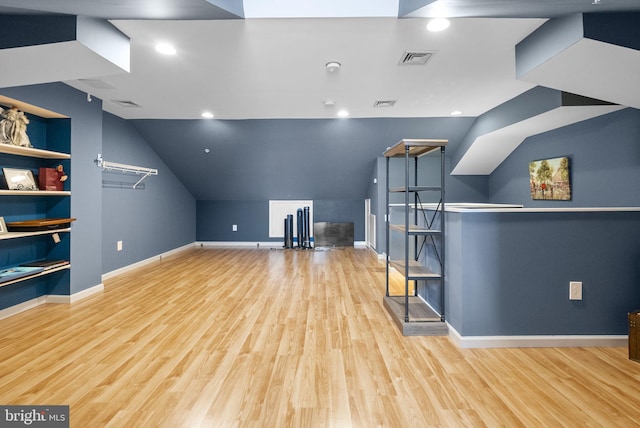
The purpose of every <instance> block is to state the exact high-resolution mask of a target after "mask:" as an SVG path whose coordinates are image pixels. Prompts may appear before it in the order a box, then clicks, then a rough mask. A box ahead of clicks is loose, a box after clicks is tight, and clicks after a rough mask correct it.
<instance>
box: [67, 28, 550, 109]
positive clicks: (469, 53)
mask: <svg viewBox="0 0 640 428" xmlns="http://www.w3.org/2000/svg"><path fill="white" fill-rule="evenodd" d="M427 21H428V20H427V19H397V18H353V19H347V18H325V19H246V20H217V21H216V20H213V21H212V20H207V21H193V20H191V21H180V20H177V21H175V20H171V21H165V20H162V21H158V20H155V21H151V20H114V21H112V23H113V24H114V25H115V26H116V27H117V28H118V29H120V30H121V31H122V32H123V33H124V34H126V35H127V36H128V37H130V38H131V72H130V73H129V74H123V73H119V74H115V75H106V76H86V77H87V78H92V79H98V80H99V82H89V84H87V82H82V81H78V80H71V81H67V82H66V83H68V84H69V85H71V86H73V87H75V88H77V89H80V90H82V91H85V92H88V93H91V94H92V95H93V96H97V97H99V98H101V99H103V100H104V109H105V110H106V111H108V112H110V113H113V114H115V115H117V116H120V117H123V118H126V119H134V118H157V119H166V118H173V119H187V118H199V117H200V114H201V112H202V111H203V110H210V111H212V112H213V113H214V114H215V116H216V117H217V118H222V119H245V118H302V117H304V118H324V117H335V115H336V112H337V110H338V109H342V108H345V109H347V110H348V111H349V112H350V116H351V117H438V116H448V115H449V114H450V112H451V111H453V110H461V111H462V112H463V114H464V115H466V116H478V115H480V114H482V113H484V112H485V111H487V110H488V109H490V108H493V107H495V106H496V105H498V104H501V103H503V102H505V101H507V100H509V99H511V98H513V97H514V96H517V95H519V94H520V93H522V92H524V91H526V90H528V89H530V88H531V87H533V86H535V85H534V84H531V83H526V82H522V81H518V80H517V79H516V76H515V48H514V47H515V45H516V44H517V43H518V42H519V41H520V40H521V39H523V38H524V37H525V36H527V35H528V34H529V33H531V32H532V31H533V30H534V29H536V28H537V27H538V26H539V25H541V24H542V23H543V22H544V20H542V19H491V18H475V19H473V18H466V19H455V20H453V21H452V24H451V27H450V28H449V29H448V30H446V31H444V32H442V33H430V32H428V31H427V30H426V28H425V26H426V23H427ZM160 41H165V42H170V43H172V44H174V45H175V47H176V48H177V50H178V53H177V54H176V55H175V56H162V55H159V54H158V53H157V52H155V50H154V45H155V44H156V43H157V42H160ZM405 51H431V52H434V55H433V57H432V59H431V60H430V61H429V62H428V63H427V65H424V66H417V65H398V61H399V60H400V58H401V56H402V55H403V53H404V52H405ZM329 61H339V62H340V63H341V64H342V68H341V69H340V70H339V71H338V72H335V73H329V72H327V71H326V69H325V64H326V63H327V62H329ZM96 83H98V84H99V85H101V86H104V84H106V85H107V86H110V87H112V88H113V89H100V88H96V87H94V86H96ZM112 100H126V101H132V102H134V103H136V104H138V105H140V106H141V107H139V108H124V107H121V106H119V105H117V104H115V103H114V102H112ZM377 100H397V103H396V104H395V106H394V107H385V108H374V107H373V105H374V103H375V101H377ZM324 101H335V103H336V104H335V107H331V108H327V107H325V105H324V104H323V102H324Z"/></svg>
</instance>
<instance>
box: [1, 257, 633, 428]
mask: <svg viewBox="0 0 640 428" xmlns="http://www.w3.org/2000/svg"><path fill="white" fill-rule="evenodd" d="M384 282H385V280H384V265H383V264H382V262H380V261H379V260H377V258H376V256H375V254H373V253H372V252H370V251H368V250H362V249H342V250H340V249H336V250H331V251H296V250H288V251H284V250H268V249H251V250H247V249H206V248H204V249H202V248H197V249H195V248H194V249H193V250H189V251H186V252H183V253H180V254H178V255H175V256H172V257H168V258H164V259H163V260H162V261H160V262H157V263H153V264H150V265H147V266H145V267H142V268H140V269H138V270H135V271H131V272H129V273H127V274H124V275H122V276H120V277H117V278H115V279H111V280H109V281H106V282H105V291H104V293H101V294H99V295H96V296H93V297H90V298H88V299H85V300H83V301H80V302H77V303H75V304H73V305H71V306H67V305H43V306H40V307H38V308H35V309H32V310H30V311H27V312H25V313H22V314H19V315H16V316H13V317H11V318H7V319H4V320H0V331H1V332H2V333H0V335H1V336H0V337H1V340H2V342H1V344H0V404H68V405H70V406H71V407H70V409H71V426H73V427H79V428H84V427H103V426H112V427H171V428H174V427H234V426H243V427H244V426H248V427H366V428H369V427H377V426H380V427H403V428H407V427H428V426H440V427H483V426H486V427H498V426H504V427H520V426H521V427H560V426H564V427H575V426H589V427H631V426H638V425H639V424H640V363H636V362H633V361H630V360H628V355H627V349H626V348H592V349H580V348H559V349H549V348H539V349H484V350H483V349H476V350H468V349H467V350H465V349H459V348H457V347H456V346H455V345H454V344H453V343H452V342H451V341H450V340H449V338H447V337H403V336H402V335H401V334H400V332H399V331H398V329H397V328H396V326H395V325H394V324H393V322H392V321H391V319H390V318H389V316H388V314H387V312H386V311H385V310H384V308H383V306H382V296H383V294H384Z"/></svg>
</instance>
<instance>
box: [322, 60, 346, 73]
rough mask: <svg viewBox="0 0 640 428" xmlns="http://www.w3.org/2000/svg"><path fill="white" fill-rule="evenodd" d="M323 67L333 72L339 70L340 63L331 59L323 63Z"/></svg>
mask: <svg viewBox="0 0 640 428" xmlns="http://www.w3.org/2000/svg"><path fill="white" fill-rule="evenodd" d="M325 67H326V69H327V71H328V72H329V73H334V72H336V71H338V70H340V67H342V64H340V63H339V62H338V61H331V62H328V63H327V64H326V65H325Z"/></svg>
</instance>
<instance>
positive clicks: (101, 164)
mask: <svg viewBox="0 0 640 428" xmlns="http://www.w3.org/2000/svg"><path fill="white" fill-rule="evenodd" d="M94 162H95V163H96V165H98V168H100V169H102V170H103V171H108V172H110V171H115V172H122V173H124V174H136V175H142V177H141V178H140V179H139V180H138V181H137V182H136V184H134V185H133V188H134V189H135V188H136V187H138V185H139V184H140V183H142V180H144V179H145V178H147V177H149V176H150V175H158V170H157V169H155V168H146V167H143V166H134V165H127V164H124V163H116V162H108V161H106V160H104V159H102V154H100V153H98V157H97V158H96V160H95V161H94Z"/></svg>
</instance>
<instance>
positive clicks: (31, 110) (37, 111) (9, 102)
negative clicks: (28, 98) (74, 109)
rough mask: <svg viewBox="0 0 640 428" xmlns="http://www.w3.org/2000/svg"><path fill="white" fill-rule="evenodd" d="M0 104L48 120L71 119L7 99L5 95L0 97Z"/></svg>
mask: <svg viewBox="0 0 640 428" xmlns="http://www.w3.org/2000/svg"><path fill="white" fill-rule="evenodd" d="M0 104H1V105H3V106H5V107H7V108H11V107H12V106H16V107H18V108H19V109H20V110H22V111H23V112H25V113H31V114H35V115H36V116H40V117H44V118H46V119H65V118H68V117H69V116H65V115H63V114H60V113H56V112H55V111H51V110H47V109H45V108H42V107H38V106H34V105H33V104H29V103H25V102H23V101H20V100H16V99H13V98H10V97H7V96H5V95H0Z"/></svg>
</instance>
